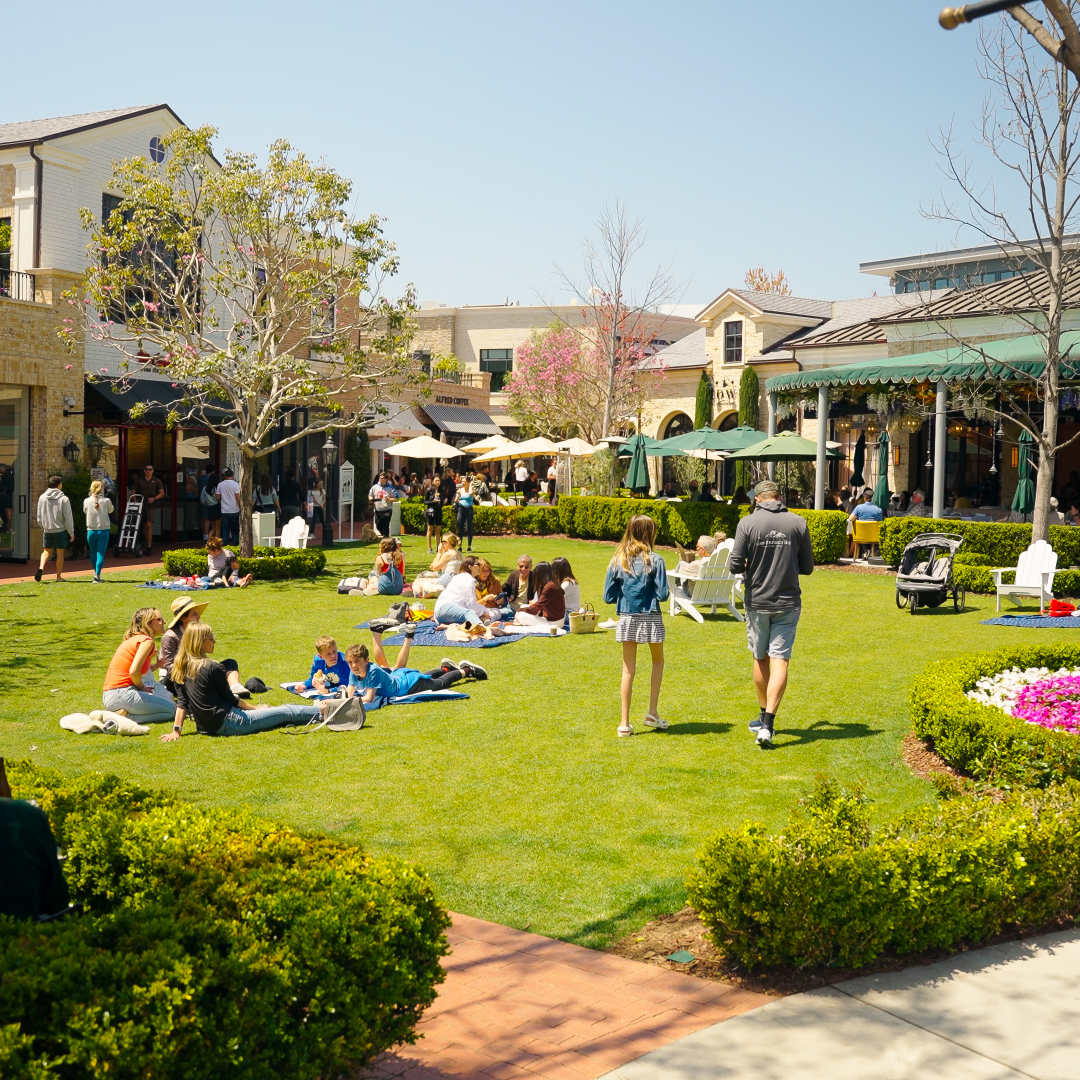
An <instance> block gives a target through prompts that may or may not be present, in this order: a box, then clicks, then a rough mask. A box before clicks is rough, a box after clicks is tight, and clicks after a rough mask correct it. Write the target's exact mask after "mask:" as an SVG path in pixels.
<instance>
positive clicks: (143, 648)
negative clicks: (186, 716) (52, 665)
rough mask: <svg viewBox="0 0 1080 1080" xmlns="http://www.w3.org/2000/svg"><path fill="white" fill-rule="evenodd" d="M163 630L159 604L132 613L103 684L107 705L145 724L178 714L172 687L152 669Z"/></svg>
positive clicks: (163, 624) (163, 622)
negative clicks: (153, 673) (170, 688)
mask: <svg viewBox="0 0 1080 1080" xmlns="http://www.w3.org/2000/svg"><path fill="white" fill-rule="evenodd" d="M164 630H165V620H164V619H163V618H162V617H161V612H160V611H158V610H157V608H139V610H138V611H136V612H135V614H134V615H133V616H132V617H131V625H130V626H129V627H128V630H127V633H126V634H125V635H124V640H123V641H121V642H120V648H118V649H117V650H116V652H115V653H114V654H113V658H112V661H111V662H110V663H109V670H108V673H107V674H106V676H105V685H104V686H103V687H102V695H101V700H102V702H103V703H104V705H105V708H106V709H109V710H110V711H111V712H118V713H123V714H124V715H125V716H130V717H131V718H132V719H133V720H138V721H139V722H140V723H143V724H164V723H167V722H168V721H169V720H171V719H172V718H173V717H174V716H175V715H176V705H175V703H174V702H173V699H172V697H171V695H170V694H169V691H168V690H166V689H165V687H164V686H161V685H160V684H159V683H157V682H156V681H155V680H154V676H153V675H152V674H151V673H150V671H151V667H152V665H153V662H154V659H155V657H156V656H157V644H156V642H155V640H154V639H155V638H156V637H157V636H158V635H159V634H161V633H162V632H163V631H164Z"/></svg>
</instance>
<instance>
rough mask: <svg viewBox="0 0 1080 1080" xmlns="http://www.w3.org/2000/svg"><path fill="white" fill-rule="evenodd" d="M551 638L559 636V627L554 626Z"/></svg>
mask: <svg viewBox="0 0 1080 1080" xmlns="http://www.w3.org/2000/svg"><path fill="white" fill-rule="evenodd" d="M551 636H552V637H558V636H559V628H558V627H557V626H553V627H552V628H551Z"/></svg>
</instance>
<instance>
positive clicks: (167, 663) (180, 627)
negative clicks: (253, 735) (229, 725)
mask: <svg viewBox="0 0 1080 1080" xmlns="http://www.w3.org/2000/svg"><path fill="white" fill-rule="evenodd" d="M209 604H210V601H209V600H201V601H197V600H192V599H191V597H190V596H178V597H177V598H176V599H175V600H174V601H173V602H172V605H171V606H172V622H170V623H169V628H168V629H167V630H166V631H165V633H164V634H162V635H161V647H160V648H159V649H158V663H159V664H160V665H161V667H163V668H164V669H165V678H164V679H162V680H161V681H162V684H163V685H164V686H165V688H166V689H167V690H168V691H169V693H170V694H172V695H174V696H175V695H176V687H175V686H174V685H173V681H172V677H171V676H172V666H173V661H174V660H175V659H176V653H177V651H178V650H179V648H180V641H181V639H182V638H183V636H184V627H185V626H187V625H188V623H193V622H199V616H200V615H202V613H203V612H204V611H205V610H206V608H207V607H208V606H209ZM221 666H222V667H223V668H224V669H225V670H226V671H227V672H228V673H229V683H230V684H231V685H232V691H233V693H234V694H235V695H236V696H237V697H245V698H246V697H251V689H250V688H249V687H246V686H241V685H240V665H239V664H238V663H237V662H236V661H235V660H222V661H221ZM251 681H252V682H254V680H251Z"/></svg>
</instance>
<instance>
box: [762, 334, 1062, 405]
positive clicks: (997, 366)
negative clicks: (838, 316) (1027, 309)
mask: <svg viewBox="0 0 1080 1080" xmlns="http://www.w3.org/2000/svg"><path fill="white" fill-rule="evenodd" d="M1061 348H1062V352H1064V353H1066V354H1067V356H1068V359H1066V360H1064V361H1063V363H1062V365H1061V377H1062V379H1066V380H1072V379H1080V330H1069V331H1067V332H1066V333H1064V334H1062V335H1061ZM1074 354H1075V355H1074ZM1045 365H1046V338H1045V337H1043V336H1042V335H1040V334H1031V335H1028V336H1025V337H1017V338H1007V339H1005V340H1002V341H985V342H983V343H981V344H979V345H956V346H953V347H952V348H948V349H937V350H935V351H934V352H925V353H916V354H915V355H913V356H890V357H888V358H886V359H884V360H867V361H865V362H864V363H861V364H843V365H840V366H837V367H825V368H814V369H813V370H811V371H793V372H791V373H790V374H789V375H776V376H774V377H773V378H771V379H768V380H767V381H766V383H765V390H766V392H767V393H770V394H772V393H776V392H778V391H785V390H809V389H811V388H814V387H818V386H874V385H879V384H882V383H924V382H929V383H936V382H937V381H938V380H939V379H944V380H945V381H946V382H950V383H960V382H978V381H981V380H983V379H987V378H992V379H1029V378H1038V376H1039V375H1041V374H1042V371H1043V368H1044V367H1045Z"/></svg>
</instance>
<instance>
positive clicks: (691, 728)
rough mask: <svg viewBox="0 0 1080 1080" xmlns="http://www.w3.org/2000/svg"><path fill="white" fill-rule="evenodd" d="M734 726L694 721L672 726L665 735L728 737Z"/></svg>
mask: <svg viewBox="0 0 1080 1080" xmlns="http://www.w3.org/2000/svg"><path fill="white" fill-rule="evenodd" d="M733 726H734V725H732V724H717V723H713V722H711V721H708V720H692V721H691V722H690V723H689V724H672V726H671V727H669V728H668V729H667V731H665V732H664V733H663V734H665V735H708V734H713V735H726V734H727V733H728V732H729V731H730V730H731V729H732V727H733Z"/></svg>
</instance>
